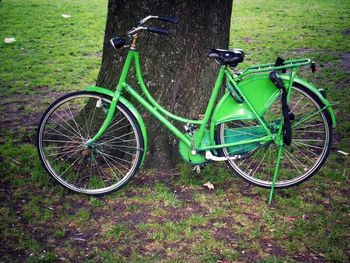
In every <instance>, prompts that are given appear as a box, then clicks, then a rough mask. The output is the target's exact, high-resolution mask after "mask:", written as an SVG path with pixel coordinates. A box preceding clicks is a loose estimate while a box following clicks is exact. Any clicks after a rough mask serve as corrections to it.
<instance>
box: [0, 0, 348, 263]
mask: <svg viewBox="0 0 350 263" xmlns="http://www.w3.org/2000/svg"><path fill="white" fill-rule="evenodd" d="M349 10H350V3H349V2H348V1H345V0H343V1H317V2H315V1H312V2H311V1H283V3H282V2H281V3H276V2H275V1H234V2H233V15H232V26H231V28H232V30H231V38H230V39H231V42H230V46H231V47H238V48H242V49H244V51H245V53H246V60H245V62H244V63H243V65H242V66H241V67H240V68H243V67H244V66H247V65H251V64H254V63H264V62H269V61H274V60H275V58H276V57H277V56H282V57H285V58H296V57H311V58H313V59H315V61H316V63H317V65H318V67H319V71H318V72H317V73H316V74H315V75H312V74H311V73H310V70H309V69H305V70H303V71H302V72H301V75H302V76H303V77H304V78H306V79H308V80H310V82H312V83H314V84H315V85H316V86H318V87H322V88H324V89H325V90H326V91H327V94H328V98H329V100H331V101H332V102H339V104H337V105H335V106H334V107H335V112H336V116H337V127H336V129H335V136H334V137H335V138H334V144H333V146H332V152H331V154H330V156H329V159H328V160H327V162H326V165H325V166H324V167H323V168H322V169H321V170H320V171H319V172H318V173H317V175H315V176H314V177H313V178H312V179H311V180H309V181H308V182H306V183H304V184H302V185H300V186H298V187H295V188H291V189H287V190H283V191H277V192H276V196H275V199H274V202H273V204H272V206H268V205H267V202H266V201H267V196H268V193H269V192H268V190H265V189H259V188H256V187H253V186H251V185H248V184H247V183H245V182H244V181H242V180H240V179H239V178H237V177H236V176H234V175H233V174H232V172H231V171H230V170H229V169H228V168H227V167H226V165H224V164H221V165H210V166H208V167H207V168H206V169H204V170H203V172H202V173H201V174H196V173H193V172H192V169H191V167H189V166H188V165H186V164H181V165H179V166H178V167H176V169H174V170H171V171H158V170H142V171H140V172H139V173H137V175H136V176H135V178H134V179H133V180H132V181H131V182H130V183H129V184H128V185H127V186H126V187H125V188H123V189H122V190H120V191H118V192H116V193H115V194H111V195H109V196H105V197H99V198H95V197H88V196H84V195H77V194H74V193H71V192H68V191H67V190H65V189H63V188H62V187H60V186H58V185H57V184H55V183H54V182H53V181H52V180H51V179H50V178H49V176H48V175H47V174H46V173H45V171H44V170H43V168H42V167H41V164H40V161H39V159H38V156H37V153H36V149H35V145H34V142H35V129H36V126H37V124H38V121H39V119H40V116H41V113H42V112H43V110H44V109H45V108H46V107H47V106H48V105H49V103H51V102H52V101H53V100H54V99H55V98H57V97H59V96H60V95H61V94H64V93H65V92H67V91H69V90H79V89H82V88H83V87H84V86H85V85H87V84H93V83H94V81H95V80H96V77H97V72H98V67H99V63H100V59H101V51H102V41H103V33H104V23H105V17H106V0H104V1H98V0H92V1H89V2H86V1H83V0H79V1H74V3H72V2H71V1H68V0H65V1H58V0H55V1H50V3H49V4H48V3H47V2H46V1H43V0H31V1H25V2H23V1H19V0H14V1H9V0H7V1H6V0H5V1H1V3H0V16H1V18H2V28H1V31H0V40H1V41H2V40H3V39H4V38H5V37H15V38H16V42H15V43H12V44H5V43H3V42H1V43H0V50H1V52H0V60H1V64H0V94H1V101H0V108H1V112H2V114H1V119H0V134H1V139H0V184H1V188H0V200H1V201H0V202H1V207H0V214H1V221H0V236H1V246H0V262H13V261H28V262H52V261H68V262H70V261H77V262H80V261H84V262H257V261H258V262H346V261H348V260H349V257H350V244H349V240H350V232H349V229H350V228H349V227H350V220H349V215H350V209H349V193H350V191H349V187H348V185H349V166H350V162H349V157H348V156H344V155H342V154H339V153H338V152H337V151H338V150H341V151H344V152H350V146H349V145H350V142H349V137H348V133H349V132H350V123H349V119H350V114H349V109H350V102H349V99H348V98H349V89H348V85H349V83H350V82H349V81H350V77H349V70H350V59H349V58H350V53H349V47H350V33H349V32H350V22H349V21H350V19H349V18H350V11H349ZM62 14H69V15H71V17H70V18H63V17H62ZM42 21H45V23H42ZM180 25H181V24H180ZM204 55H205V54H204ZM208 181H210V182H211V183H213V185H214V186H215V189H214V190H209V189H207V188H206V187H203V184H204V183H206V182H208Z"/></svg>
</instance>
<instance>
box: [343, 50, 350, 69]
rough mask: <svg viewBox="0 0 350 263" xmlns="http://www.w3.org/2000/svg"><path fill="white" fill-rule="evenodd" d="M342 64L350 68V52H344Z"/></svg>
mask: <svg viewBox="0 0 350 263" xmlns="http://www.w3.org/2000/svg"><path fill="white" fill-rule="evenodd" d="M341 66H342V68H343V69H345V70H350V53H344V54H343V56H342V62H341Z"/></svg>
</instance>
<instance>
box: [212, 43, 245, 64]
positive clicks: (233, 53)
mask: <svg viewBox="0 0 350 263" xmlns="http://www.w3.org/2000/svg"><path fill="white" fill-rule="evenodd" d="M208 57H209V58H214V59H215V60H216V62H218V63H219V64H220V65H229V66H230V67H235V66H237V65H238V63H241V62H243V60H244V53H243V50H242V49H238V48H235V49H210V50H209V52H208Z"/></svg>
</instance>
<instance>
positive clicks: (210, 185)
mask: <svg viewBox="0 0 350 263" xmlns="http://www.w3.org/2000/svg"><path fill="white" fill-rule="evenodd" d="M203 186H206V187H208V189H209V190H213V189H214V185H213V184H212V183H211V182H207V183H205V184H204V185H203Z"/></svg>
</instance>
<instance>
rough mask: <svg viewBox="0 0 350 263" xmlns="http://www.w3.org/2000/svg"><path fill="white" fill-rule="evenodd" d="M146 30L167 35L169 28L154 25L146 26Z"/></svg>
mask: <svg viewBox="0 0 350 263" xmlns="http://www.w3.org/2000/svg"><path fill="white" fill-rule="evenodd" d="M147 31H148V32H152V33H157V34H161V35H168V34H169V30H168V29H165V28H160V27H155V26H148V27H147Z"/></svg>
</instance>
